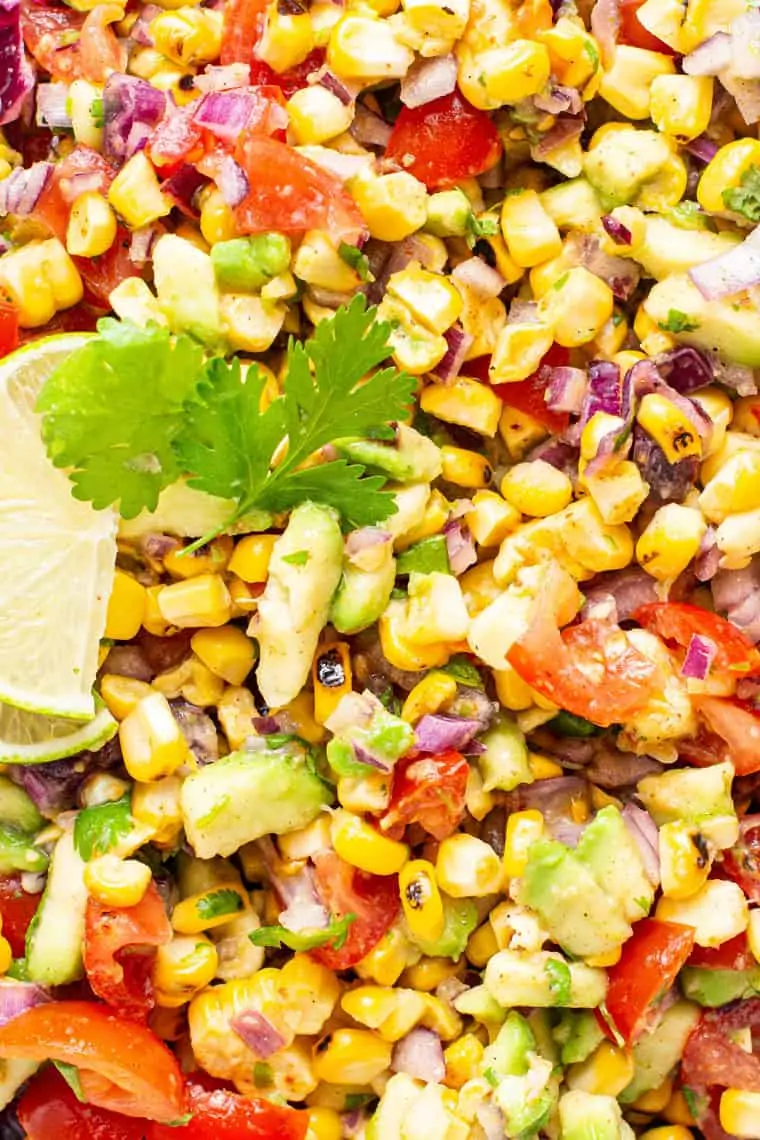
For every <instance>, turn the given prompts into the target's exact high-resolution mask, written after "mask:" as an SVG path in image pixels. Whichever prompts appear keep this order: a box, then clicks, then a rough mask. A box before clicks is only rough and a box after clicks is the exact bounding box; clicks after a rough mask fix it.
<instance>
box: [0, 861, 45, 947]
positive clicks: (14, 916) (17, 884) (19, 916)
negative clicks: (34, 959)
mask: <svg viewBox="0 0 760 1140" xmlns="http://www.w3.org/2000/svg"><path fill="white" fill-rule="evenodd" d="M41 897H42V896H41V895H28V894H27V893H26V891H25V890H23V889H22V887H21V880H20V879H16V878H8V879H0V918H2V924H3V938H7V939H8V942H9V943H10V947H11V950H12V951H13V957H14V958H23V957H24V954H25V953H26V932H27V930H28V929H29V923H30V922H31V921H32V919H33V918H34V916H35V914H36V913H37V907H38V906H39V901H40V898H41Z"/></svg>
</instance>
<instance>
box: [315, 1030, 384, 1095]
mask: <svg viewBox="0 0 760 1140" xmlns="http://www.w3.org/2000/svg"><path fill="white" fill-rule="evenodd" d="M392 1052H393V1049H392V1046H391V1044H390V1042H388V1041H383V1039H382V1037H380V1036H379V1034H377V1033H372V1032H370V1030H368V1029H336V1030H335V1032H334V1033H331V1034H330V1035H329V1036H328V1037H325V1038H324V1039H323V1040H322V1041H319V1042H318V1043H317V1044H316V1045H315V1047H314V1073H315V1075H316V1077H317V1078H318V1079H319V1080H320V1081H327V1082H328V1083H329V1084H346V1083H348V1084H368V1083H369V1082H370V1081H373V1080H375V1078H376V1077H379V1076H380V1074H381V1073H382V1072H383V1071H384V1070H385V1069H387V1068H388V1066H389V1065H390V1063H391V1054H392Z"/></svg>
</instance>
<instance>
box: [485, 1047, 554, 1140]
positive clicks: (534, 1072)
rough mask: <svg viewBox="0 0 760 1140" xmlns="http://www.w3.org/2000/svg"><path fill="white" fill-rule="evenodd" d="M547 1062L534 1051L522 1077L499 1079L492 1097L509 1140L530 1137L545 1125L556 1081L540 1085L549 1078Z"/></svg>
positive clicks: (552, 1105)
mask: <svg viewBox="0 0 760 1140" xmlns="http://www.w3.org/2000/svg"><path fill="white" fill-rule="evenodd" d="M551 1071H552V1066H551V1062H549V1061H543V1060H542V1059H541V1058H540V1057H536V1056H535V1054H534V1055H533V1058H532V1064H531V1066H530V1071H529V1072H527V1073H526V1075H525V1076H519V1077H518V1076H514V1077H512V1076H510V1077H504V1079H503V1080H501V1081H499V1084H498V1085H497V1087H496V1089H495V1091H494V1100H495V1101H496V1103H497V1104H498V1106H499V1108H500V1109H501V1111H502V1113H503V1115H504V1134H505V1136H507V1137H509V1138H510V1140H524V1138H525V1137H529V1136H533V1135H535V1133H536V1132H538V1131H539V1130H540V1129H541V1128H543V1126H544V1125H545V1124H546V1122H547V1120H548V1119H549V1117H550V1116H551V1114H552V1112H553V1111H554V1109H555V1107H556V1104H557V1088H556V1081H555V1082H552V1083H551V1084H545V1085H544V1087H543V1088H541V1087H540V1083H539V1082H540V1081H541V1079H542V1078H543V1079H544V1080H545V1081H549V1079H550V1077H551Z"/></svg>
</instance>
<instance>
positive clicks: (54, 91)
mask: <svg viewBox="0 0 760 1140" xmlns="http://www.w3.org/2000/svg"><path fill="white" fill-rule="evenodd" d="M68 99H69V88H68V84H66V83H40V84H39V85H38V87H37V119H36V122H37V126H38V127H49V128H50V130H52V131H55V130H59V129H64V130H67V129H68V128H69V127H70V126H71V115H70V114H69V112H68V109H67V104H68Z"/></svg>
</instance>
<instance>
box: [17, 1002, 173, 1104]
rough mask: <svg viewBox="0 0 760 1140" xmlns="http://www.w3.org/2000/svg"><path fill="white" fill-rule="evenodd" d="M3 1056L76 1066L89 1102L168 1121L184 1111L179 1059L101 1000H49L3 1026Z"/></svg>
mask: <svg viewBox="0 0 760 1140" xmlns="http://www.w3.org/2000/svg"><path fill="white" fill-rule="evenodd" d="M0 1057H18V1058H21V1059H22V1060H30V1061H47V1060H48V1059H54V1060H56V1061H65V1062H67V1063H68V1064H70V1065H76V1067H77V1068H78V1069H79V1077H80V1080H81V1083H82V1090H83V1092H84V1095H85V1097H86V1098H87V1100H88V1101H89V1102H90V1103H91V1104H94V1105H97V1106H99V1107H101V1108H108V1109H113V1110H115V1111H118V1112H122V1113H124V1114H125V1115H127V1116H139V1117H147V1118H148V1119H150V1120H160V1121H166V1122H168V1121H172V1120H177V1119H178V1117H180V1116H182V1115H183V1114H184V1112H185V1088H184V1081H183V1079H182V1074H181V1072H180V1068H179V1065H178V1063H177V1060H176V1058H175V1057H174V1055H173V1054H172V1053H171V1052H170V1051H169V1050H168V1049H167V1048H166V1046H165V1045H164V1044H163V1042H162V1041H159V1039H158V1038H157V1037H156V1036H155V1034H153V1033H151V1032H150V1030H149V1029H146V1028H145V1027H144V1026H142V1025H138V1024H137V1023H136V1022H134V1021H128V1020H127V1019H126V1018H124V1017H118V1016H117V1015H116V1014H114V1013H113V1012H112V1011H111V1010H109V1009H108V1007H107V1006H103V1005H98V1004H97V1003H96V1002H90V1001H55V1002H48V1003H47V1004H45V1005H38V1006H35V1007H34V1008H33V1009H28V1010H26V1012H25V1013H22V1014H19V1016H18V1017H15V1018H13V1020H12V1021H9V1022H7V1023H6V1024H5V1025H0Z"/></svg>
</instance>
